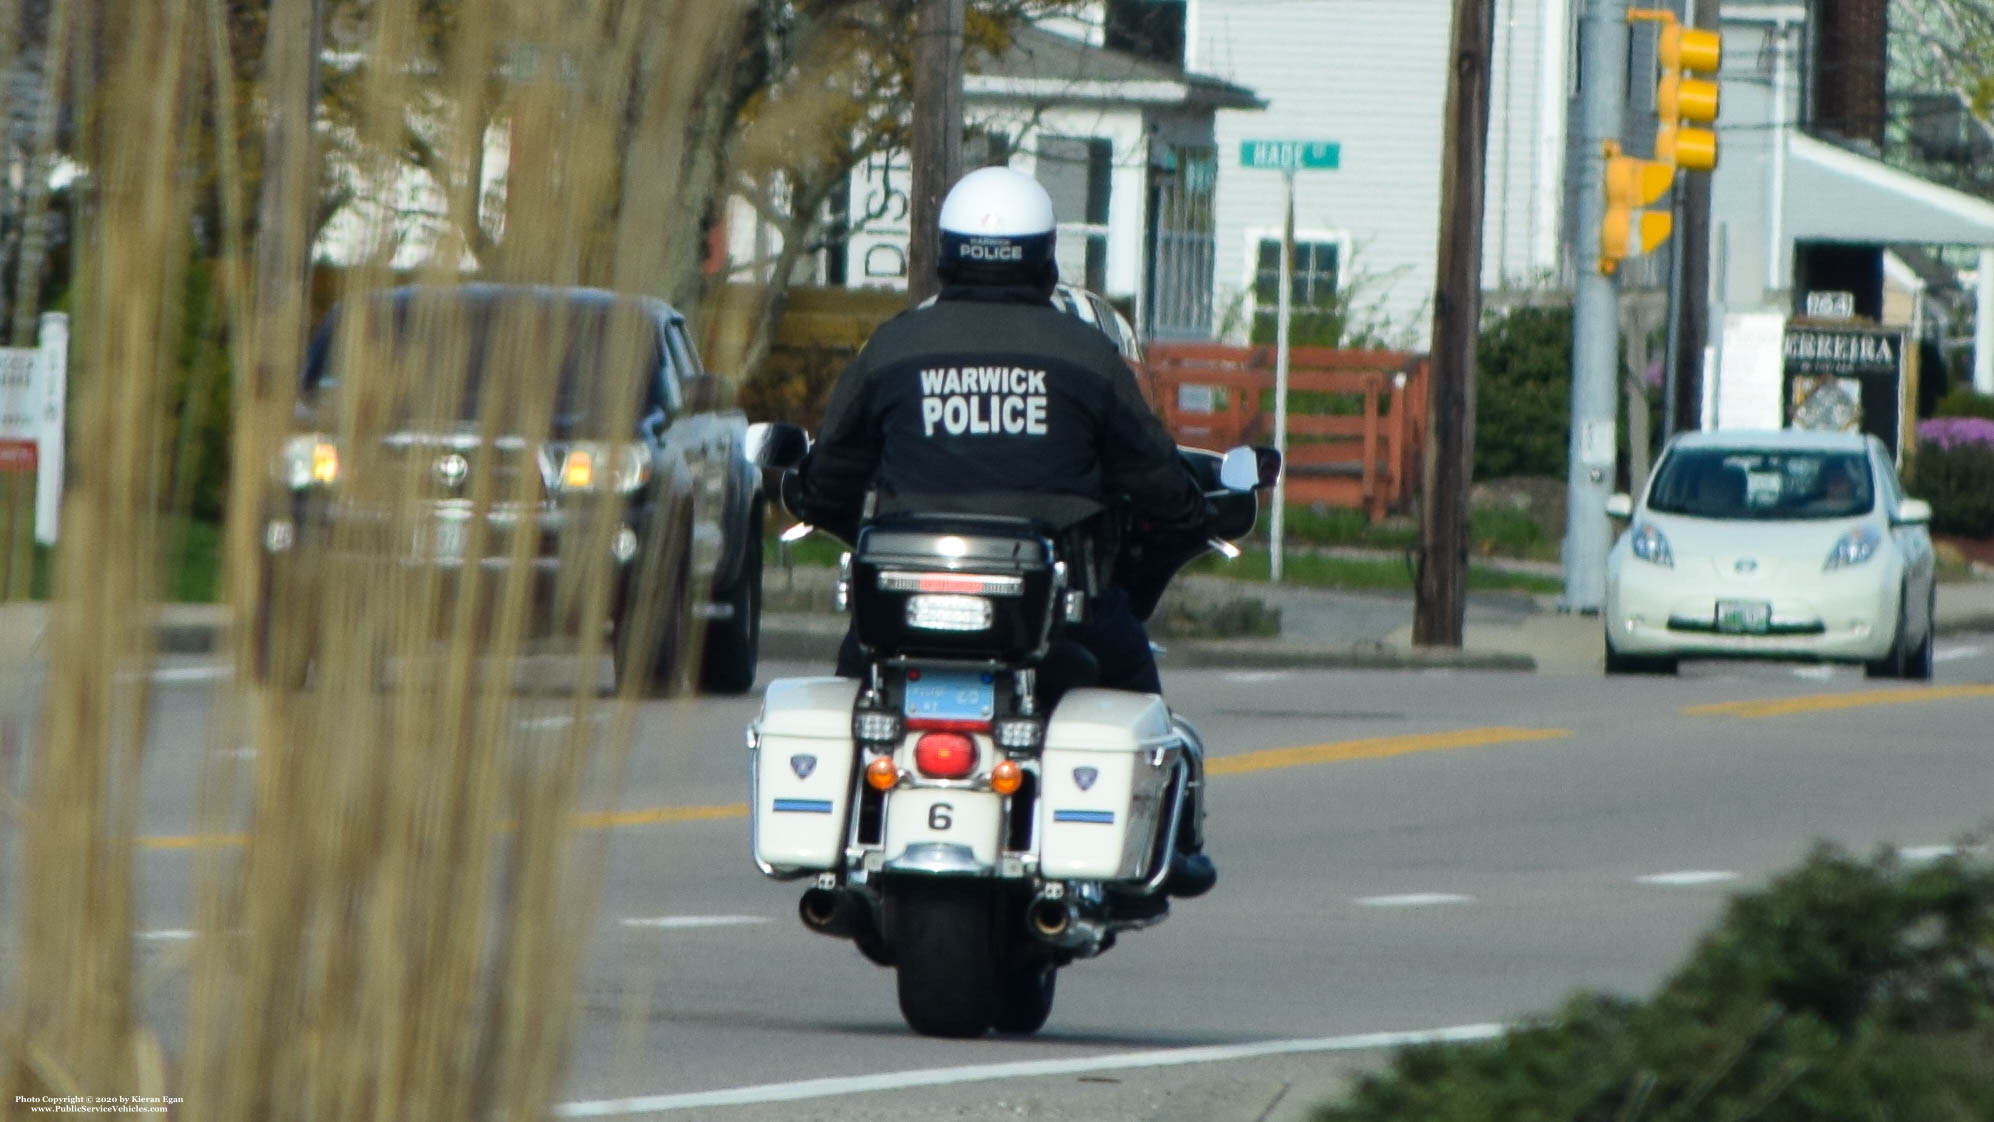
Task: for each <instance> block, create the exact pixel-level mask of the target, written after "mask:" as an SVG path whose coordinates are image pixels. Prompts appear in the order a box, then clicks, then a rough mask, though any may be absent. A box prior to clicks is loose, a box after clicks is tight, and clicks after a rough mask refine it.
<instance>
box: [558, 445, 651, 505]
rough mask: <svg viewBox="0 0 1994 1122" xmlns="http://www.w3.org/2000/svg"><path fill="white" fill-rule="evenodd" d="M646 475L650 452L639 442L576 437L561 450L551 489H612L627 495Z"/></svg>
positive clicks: (577, 492)
mask: <svg viewBox="0 0 1994 1122" xmlns="http://www.w3.org/2000/svg"><path fill="white" fill-rule="evenodd" d="M650 478H651V459H650V454H649V453H648V452H647V451H646V450H645V448H644V446H643V445H641V444H603V443H600V442H596V441H577V442H576V443H574V444H570V445H568V447H567V450H566V451H564V452H562V453H561V456H560V461H559V463H558V464H557V470H556V471H555V472H554V489H555V490H556V491H561V492H564V493H567V494H582V493H587V492H602V491H613V492H615V493H617V494H619V495H627V494H629V493H630V492H632V491H635V490H636V489H637V488H639V487H642V486H643V485H644V483H645V481H646V480H648V479H650Z"/></svg>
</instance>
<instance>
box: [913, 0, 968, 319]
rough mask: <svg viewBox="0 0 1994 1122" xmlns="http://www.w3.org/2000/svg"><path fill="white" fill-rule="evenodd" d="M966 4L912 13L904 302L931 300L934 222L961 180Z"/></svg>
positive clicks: (925, 3)
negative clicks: (911, 115)
mask: <svg viewBox="0 0 1994 1122" xmlns="http://www.w3.org/2000/svg"><path fill="white" fill-rule="evenodd" d="M965 6H966V0H918V3H917V6H916V7H915V9H914V127H913V144H912V146H911V147H912V157H913V162H914V185H913V190H911V191H910V192H909V193H908V195H909V199H910V205H909V208H908V228H907V300H908V303H910V304H918V303H920V302H921V301H923V300H926V299H927V298H928V297H930V296H933V295H934V294H935V292H936V291H937V289H939V288H940V285H941V281H940V280H939V278H937V277H936V276H935V255H936V253H937V252H939V250H940V248H941V244H940V236H939V235H938V234H937V233H936V227H935V221H936V218H937V217H938V216H939V215H940V214H941V211H942V197H943V196H944V195H946V194H948V189H949V188H950V187H951V186H952V185H954V183H955V181H956V180H957V179H959V178H961V176H962V25H963V15H964V10H965Z"/></svg>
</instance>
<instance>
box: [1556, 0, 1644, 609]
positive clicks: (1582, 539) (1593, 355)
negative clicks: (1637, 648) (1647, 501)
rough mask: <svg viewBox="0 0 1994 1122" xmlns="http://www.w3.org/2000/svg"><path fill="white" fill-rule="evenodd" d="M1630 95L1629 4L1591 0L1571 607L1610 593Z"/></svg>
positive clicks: (1582, 46)
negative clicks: (1619, 254) (1614, 191)
mask: <svg viewBox="0 0 1994 1122" xmlns="http://www.w3.org/2000/svg"><path fill="white" fill-rule="evenodd" d="M1626 95H1627V2H1626V0H1586V7H1585V14H1584V16H1583V18H1582V20H1581V22H1580V25H1579V129H1578V131H1579V156H1580V159H1581V160H1582V161H1583V163H1582V164H1581V166H1580V169H1579V181H1578V193H1579V197H1578V217H1579V221H1578V245H1577V250H1578V252H1577V255H1576V256H1577V274H1578V275H1577V280H1576V281H1575V282H1574V289H1575V291H1574V292H1573V299H1572V435H1571V444H1570V446H1569V454H1568V458H1567V463H1568V464H1569V469H1568V476H1567V482H1566V504H1565V547H1564V563H1565V594H1564V597H1563V598H1562V599H1560V600H1559V601H1558V606H1559V608H1560V609H1562V610H1564V611H1568V612H1587V613H1591V612H1597V611H1599V610H1600V608H1601V606H1602V605H1604V603H1605V601H1606V551H1607V548H1608V547H1609V546H1610V545H1611V544H1612V540H1611V533H1612V528H1611V526H1609V525H1608V523H1607V518H1606V499H1607V496H1608V495H1610V494H1612V492H1613V464H1614V452H1615V440H1614V416H1613V415H1614V402H1615V399H1616V398H1617V397H1618V390H1619V381H1620V282H1619V278H1618V275H1617V274H1609V273H1603V272H1601V271H1600V267H1599V266H1600V253H1601V238H1600V233H1601V230H1602V227H1603V225H1604V222H1605V218H1606V193H1605V192H1606V188H1605V181H1604V177H1605V173H1606V151H1605V147H1604V146H1605V144H1606V142H1607V141H1609V140H1611V141H1616V142H1617V141H1618V139H1619V136H1620V126H1621V112H1622V108H1623V105H1624V103H1625V101H1626Z"/></svg>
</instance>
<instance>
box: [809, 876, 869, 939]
mask: <svg viewBox="0 0 1994 1122" xmlns="http://www.w3.org/2000/svg"><path fill="white" fill-rule="evenodd" d="M796 914H797V916H798V917H800V918H801V919H802V920H803V926H805V927H808V928H809V929H810V930H812V931H815V932H817V933H819V934H821V935H829V936H832V937H833V938H839V939H849V938H851V937H852V936H853V935H854V934H855V933H857V932H858V931H859V929H860V927H861V925H863V924H866V923H867V922H868V921H869V920H870V918H871V917H870V916H868V915H866V907H865V902H864V901H862V900H860V899H859V898H858V897H857V896H856V895H854V894H853V893H851V892H849V891H847V890H845V889H842V888H812V889H809V890H807V891H806V892H804V893H803V899H801V900H798V901H797V902H796Z"/></svg>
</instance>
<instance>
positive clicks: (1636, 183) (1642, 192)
mask: <svg viewBox="0 0 1994 1122" xmlns="http://www.w3.org/2000/svg"><path fill="white" fill-rule="evenodd" d="M1605 150H1606V176H1605V185H1606V218H1605V219H1604V220H1602V222H1601V223H1600V228H1599V271H1600V272H1602V273H1608V274H1611V273H1613V272H1614V271H1615V270H1617V269H1618V268H1619V267H1620V262H1622V261H1624V260H1626V259H1627V258H1629V257H1638V256H1640V255H1641V254H1643V253H1646V252H1648V251H1649V250H1651V249H1653V248H1655V247H1656V246H1658V245H1660V244H1662V243H1663V242H1664V241H1667V240H1668V236H1669V232H1670V230H1672V229H1673V228H1674V226H1675V218H1674V216H1673V215H1671V214H1670V213H1669V212H1668V211H1666V210H1645V209H1643V208H1645V207H1646V206H1647V205H1648V204H1649V203H1652V202H1654V201H1655V200H1657V199H1659V198H1661V197H1662V196H1663V195H1665V194H1667V193H1668V190H1669V185H1670V184H1672V183H1674V182H1675V172H1676V169H1675V168H1674V167H1673V166H1672V165H1670V164H1665V163H1662V162H1661V161H1659V160H1642V159H1637V158H1635V157H1633V156H1623V155H1621V154H1620V145H1618V144H1615V143H1614V142H1612V141H1610V140H1609V141H1607V142H1606V149H1605Z"/></svg>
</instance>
